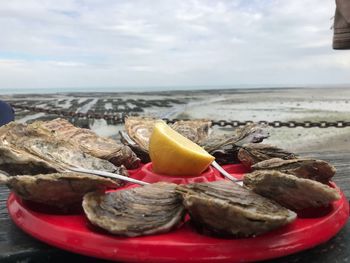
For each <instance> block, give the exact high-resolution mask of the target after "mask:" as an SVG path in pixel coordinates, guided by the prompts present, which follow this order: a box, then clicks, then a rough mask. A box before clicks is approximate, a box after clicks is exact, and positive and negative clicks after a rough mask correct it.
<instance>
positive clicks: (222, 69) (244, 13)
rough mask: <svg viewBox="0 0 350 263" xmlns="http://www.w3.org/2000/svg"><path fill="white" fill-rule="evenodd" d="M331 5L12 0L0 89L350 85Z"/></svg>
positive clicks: (314, 1)
mask: <svg viewBox="0 0 350 263" xmlns="http://www.w3.org/2000/svg"><path fill="white" fill-rule="evenodd" d="M334 8H335V6H334V3H333V1H325V0H322V1H320V0H283V1H282V0H253V1H247V0H233V1H209V0H208V1H187V0H183V1H167V0H166V1H151V0H149V1H112V0H108V1H107V0H104V1H97V0H79V1H78V0H77V1H68V0H63V1H60V3H59V5H58V4H57V2H56V1H52V0H46V1H39V0H27V1H20V0H12V1H3V2H2V3H1V4H0V29H1V31H0V32H1V38H0V90H6V89H8V88H45V87H47V88H49V87H74V86H76V87H103V86H108V87H111V86H116V87H118V86H179V85H180V86H182V85H239V84H252V85H269V84H271V85H274V84H275V85H277V84H279V85H303V84H340V83H349V82H350V74H348V72H349V69H350V62H349V61H350V53H349V52H346V51H343V52H342V51H337V52H336V51H333V50H332V49H331V40H332V31H331V30H330V27H331V25H332V21H331V17H332V16H333V13H334Z"/></svg>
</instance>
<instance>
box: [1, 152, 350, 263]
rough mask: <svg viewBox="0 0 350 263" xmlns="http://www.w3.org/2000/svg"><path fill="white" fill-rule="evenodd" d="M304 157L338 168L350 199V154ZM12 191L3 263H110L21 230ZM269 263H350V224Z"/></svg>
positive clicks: (3, 240)
mask: <svg viewBox="0 0 350 263" xmlns="http://www.w3.org/2000/svg"><path fill="white" fill-rule="evenodd" d="M302 155H304V156H309V157H313V158H318V159H322V160H326V161H329V162H330V163H332V164H333V165H335V166H336V168H337V174H336V176H335V177H334V181H335V182H336V184H337V185H338V186H339V187H340V188H341V189H342V190H343V192H344V193H345V195H346V197H347V198H348V200H349V199H350V151H349V152H348V153H334V152H326V153H322V154H319V153H303V154H302ZM8 194H9V191H8V189H7V188H6V187H3V186H0V261H1V262H22V261H23V262H48V261H50V262H60V263H62V261H64V260H67V262H68V260H69V261H73V260H75V261H78V260H79V261H81V262H107V261H104V260H96V259H94V258H89V257H85V256H80V255H77V254H73V253H69V252H66V251H63V250H60V249H57V248H54V247H51V246H49V245H46V244H44V243H42V242H40V241H37V240H35V239H34V238H32V237H30V236H29V235H27V234H25V233H24V232H23V231H22V230H20V229H19V228H17V227H16V226H15V225H14V224H13V223H12V221H11V219H10V218H9V216H8V213H7V208H6V200H7V196H8ZM267 262H275V263H277V262H278V263H282V262H283V263H285V262H305V263H306V262H308V263H309V262H317V263H319V262H332V263H333V262H350V222H349V221H348V223H347V224H346V226H345V227H344V228H343V229H342V230H341V231H340V232H339V233H338V234H337V235H336V236H335V237H334V238H332V239H331V240H329V241H328V242H327V243H325V244H322V245H320V246H317V247H315V248H313V249H310V250H307V251H304V252H301V253H297V254H294V255H290V256H286V257H283V258H279V259H276V260H270V261H267Z"/></svg>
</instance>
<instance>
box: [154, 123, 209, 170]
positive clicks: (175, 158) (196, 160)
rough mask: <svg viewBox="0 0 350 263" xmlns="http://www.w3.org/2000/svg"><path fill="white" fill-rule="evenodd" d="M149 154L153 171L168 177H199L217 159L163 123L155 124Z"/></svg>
mask: <svg viewBox="0 0 350 263" xmlns="http://www.w3.org/2000/svg"><path fill="white" fill-rule="evenodd" d="M149 154H150V157H151V161H152V166H153V171H154V172H156V173H161V174H167V175H190V176H195V175H199V174H201V173H202V172H203V171H205V169H207V168H208V166H209V165H210V164H211V163H212V161H213V160H214V159H215V158H214V157H213V156H212V155H210V154H209V153H208V152H206V151H205V150H204V149H203V148H202V147H200V146H199V145H197V144H195V143H194V142H192V141H191V140H189V139H187V138H186V137H184V136H182V135H181V134H179V133H178V132H176V131H174V130H173V129H172V128H170V127H169V126H168V125H167V124H166V123H165V122H161V121H160V122H157V123H156V124H155V126H154V129H153V132H152V134H151V137H150V141H149Z"/></svg>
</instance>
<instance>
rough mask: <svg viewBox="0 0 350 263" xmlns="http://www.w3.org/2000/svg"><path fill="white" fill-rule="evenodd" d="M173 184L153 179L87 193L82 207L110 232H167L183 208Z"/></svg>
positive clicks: (176, 221)
mask: <svg viewBox="0 0 350 263" xmlns="http://www.w3.org/2000/svg"><path fill="white" fill-rule="evenodd" d="M175 188H176V185H175V184H169V183H155V184H151V185H146V186H143V187H137V188H132V189H127V190H120V191H115V192H110V193H99V192H94V193H88V194H86V195H85V196H84V201H83V208H84V212H85V214H86V216H87V218H88V219H89V221H90V222H91V223H92V224H94V225H97V226H99V227H101V228H103V229H105V230H107V231H108V232H110V233H113V234H117V235H123V236H129V237H134V236H141V235H151V234H156V233H164V232H168V231H170V230H171V229H173V228H175V227H176V226H178V225H179V224H180V222H181V220H182V219H183V216H184V213H185V210H184V207H183V206H182V204H181V197H180V195H179V194H177V193H176V192H175Z"/></svg>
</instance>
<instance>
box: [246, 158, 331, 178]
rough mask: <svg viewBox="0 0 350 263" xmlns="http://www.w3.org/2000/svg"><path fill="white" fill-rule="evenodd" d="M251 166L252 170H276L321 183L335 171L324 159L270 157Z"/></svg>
mask: <svg viewBox="0 0 350 263" xmlns="http://www.w3.org/2000/svg"><path fill="white" fill-rule="evenodd" d="M252 168H253V169H254V170H276V171H280V172H282V173H286V174H293V175H295V176H297V177H300V178H307V179H311V180H315V181H319V182H321V183H328V182H329V181H330V179H331V178H332V177H333V176H334V174H335V172H336V169H335V167H334V166H333V165H330V164H329V163H327V162H326V161H322V160H314V159H292V160H283V159H280V158H272V159H269V160H265V161H262V162H259V163H256V164H254V165H253V166H252Z"/></svg>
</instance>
